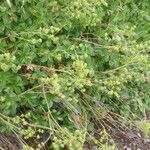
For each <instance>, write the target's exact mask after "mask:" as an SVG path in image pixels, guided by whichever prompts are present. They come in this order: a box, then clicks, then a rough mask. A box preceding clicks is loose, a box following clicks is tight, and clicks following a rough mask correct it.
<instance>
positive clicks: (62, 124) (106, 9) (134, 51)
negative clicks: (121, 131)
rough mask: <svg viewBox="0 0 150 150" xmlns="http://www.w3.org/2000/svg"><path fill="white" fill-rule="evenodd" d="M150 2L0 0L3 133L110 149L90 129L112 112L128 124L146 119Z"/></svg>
mask: <svg viewBox="0 0 150 150" xmlns="http://www.w3.org/2000/svg"><path fill="white" fill-rule="evenodd" d="M149 6H150V1H149V0H142V1H138V0H51V1H50V0H42V1H39V0H13V1H12V2H11V1H9V0H6V1H5V0H2V1H0V22H1V23H0V93H1V94H0V120H1V121H0V131H1V132H3V133H5V134H16V135H18V136H19V137H20V138H21V139H22V141H28V139H29V140H30V139H31V140H32V141H35V143H36V141H38V143H39V144H38V145H37V147H36V148H39V149H40V148H41V147H42V146H43V145H44V144H45V143H47V142H48V143H49V145H48V146H49V149H56V150H57V149H58V150H59V149H63V147H66V148H68V149H69V150H83V145H84V143H85V141H88V140H89V139H90V141H92V142H95V143H96V144H97V145H99V147H100V148H101V149H104V150H105V149H106V148H102V147H103V146H104V145H103V144H104V143H103V142H101V141H102V140H101V139H96V137H94V136H93V134H92V132H93V131H94V123H95V122H101V119H103V118H106V119H107V118H108V116H109V114H110V112H113V113H114V114H118V116H119V118H120V120H121V121H122V124H126V125H128V126H134V125H135V124H136V123H137V121H136V120H137V118H138V116H143V117H145V116H146V112H147V111H148V109H149V108H150V72H149V71H150V58H149V44H150V36H149V33H150V31H149V29H150V24H149V23H148V22H150V13H149ZM108 119H109V118H108ZM138 120H139V118H138ZM138 123H139V126H138V127H139V128H142V127H141V126H140V125H141V121H140V120H139V121H138ZM145 126H146V129H147V128H148V130H146V131H149V129H150V127H149V126H150V125H149V123H148V122H145ZM105 132H106V131H105V130H104V134H103V135H104V136H106V133H105ZM146 133H147V132H146ZM43 135H44V136H43ZM45 135H46V136H45ZM43 137H46V140H42V139H43ZM102 137H103V136H102ZM104 138H105V137H104ZM40 141H41V142H40ZM43 141H44V142H43ZM23 143H24V142H23ZM29 145H30V144H29ZM30 146H31V145H30ZM23 148H24V150H27V149H32V148H31V147H29V146H27V145H26V144H24V146H23ZM34 149H35V148H34ZM111 149H113V148H112V147H111ZM114 149H115V148H114Z"/></svg>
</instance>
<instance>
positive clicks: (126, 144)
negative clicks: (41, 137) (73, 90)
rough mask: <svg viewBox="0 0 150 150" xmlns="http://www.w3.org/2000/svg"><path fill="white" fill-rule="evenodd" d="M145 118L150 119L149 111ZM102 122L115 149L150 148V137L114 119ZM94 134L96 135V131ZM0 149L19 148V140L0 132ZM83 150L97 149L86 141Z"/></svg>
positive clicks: (12, 149)
mask: <svg viewBox="0 0 150 150" xmlns="http://www.w3.org/2000/svg"><path fill="white" fill-rule="evenodd" d="M147 119H148V121H150V113H149V114H148V117H147ZM102 122H103V125H104V126H105V127H106V129H107V131H108V133H109V134H110V137H111V139H110V140H109V143H110V144H112V142H115V143H116V150H150V137H149V138H145V136H144V135H143V133H142V132H140V131H138V130H134V129H129V128H127V127H124V126H121V125H120V124H118V122H117V121H116V120H115V119H113V120H109V121H108V119H104V120H103V121H102ZM95 128H96V131H98V130H100V129H101V125H100V124H99V123H95ZM95 136H97V135H96V132H95ZM44 149H45V150H46V149H47V148H44ZM0 150H21V146H20V143H19V140H17V138H16V137H9V136H5V135H4V134H2V133H0ZM47 150H48V149H47ZM84 150H98V148H97V147H96V145H93V144H89V143H88V144H85V148H84Z"/></svg>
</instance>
